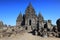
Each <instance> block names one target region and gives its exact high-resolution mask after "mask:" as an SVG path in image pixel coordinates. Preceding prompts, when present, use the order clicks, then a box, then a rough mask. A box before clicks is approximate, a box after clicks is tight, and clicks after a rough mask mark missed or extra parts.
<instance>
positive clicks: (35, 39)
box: [0, 33, 60, 40]
mask: <svg viewBox="0 0 60 40" xmlns="http://www.w3.org/2000/svg"><path fill="white" fill-rule="evenodd" d="M0 40H60V38H55V37H47V38H44V37H40V36H34V35H32V34H29V33H22V34H17V35H12V36H11V37H4V38H0Z"/></svg>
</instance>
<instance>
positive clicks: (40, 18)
mask: <svg viewBox="0 0 60 40" xmlns="http://www.w3.org/2000/svg"><path fill="white" fill-rule="evenodd" d="M38 19H39V20H44V18H43V16H42V14H41V13H40V12H39V14H38Z"/></svg>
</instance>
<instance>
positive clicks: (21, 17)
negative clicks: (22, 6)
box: [16, 12, 23, 21]
mask: <svg viewBox="0 0 60 40" xmlns="http://www.w3.org/2000/svg"><path fill="white" fill-rule="evenodd" d="M22 19H23V16H22V13H21V12H20V14H19V15H18V17H17V20H16V21H22Z"/></svg>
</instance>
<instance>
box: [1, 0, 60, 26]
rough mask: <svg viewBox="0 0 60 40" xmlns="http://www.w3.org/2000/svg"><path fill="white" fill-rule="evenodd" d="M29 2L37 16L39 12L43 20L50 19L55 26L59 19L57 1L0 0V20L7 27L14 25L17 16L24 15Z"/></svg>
mask: <svg viewBox="0 0 60 40" xmlns="http://www.w3.org/2000/svg"><path fill="white" fill-rule="evenodd" d="M30 2H31V4H32V6H33V7H34V9H35V11H36V14H37V15H38V13H39V12H41V14H42V15H43V17H44V19H45V20H48V19H51V20H52V24H56V20H57V19H58V18H60V1H59V0H58V1H57V0H0V20H2V21H3V22H4V24H7V25H16V19H17V16H18V15H19V13H20V12H22V14H25V10H26V8H27V6H28V4H29V3H30Z"/></svg>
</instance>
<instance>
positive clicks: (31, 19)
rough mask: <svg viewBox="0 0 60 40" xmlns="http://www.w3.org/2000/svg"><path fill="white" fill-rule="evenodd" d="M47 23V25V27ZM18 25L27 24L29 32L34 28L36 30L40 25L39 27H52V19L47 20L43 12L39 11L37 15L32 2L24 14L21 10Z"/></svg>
mask: <svg viewBox="0 0 60 40" xmlns="http://www.w3.org/2000/svg"><path fill="white" fill-rule="evenodd" d="M45 24H46V25H47V27H45V26H46V25H45ZM44 25H45V26H44ZM16 26H25V28H26V30H28V31H29V32H30V31H32V30H36V29H37V27H39V29H40V28H44V27H45V28H48V29H50V28H51V27H52V25H51V20H48V21H46V22H45V20H44V18H43V16H42V15H41V13H39V14H38V16H37V15H36V12H35V9H34V8H33V6H32V4H31V3H30V4H29V5H28V7H27V8H26V10H25V14H24V15H22V13H21V12H20V14H19V16H18V17H17V20H16Z"/></svg>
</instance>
